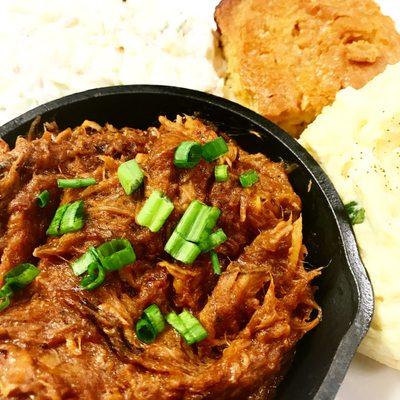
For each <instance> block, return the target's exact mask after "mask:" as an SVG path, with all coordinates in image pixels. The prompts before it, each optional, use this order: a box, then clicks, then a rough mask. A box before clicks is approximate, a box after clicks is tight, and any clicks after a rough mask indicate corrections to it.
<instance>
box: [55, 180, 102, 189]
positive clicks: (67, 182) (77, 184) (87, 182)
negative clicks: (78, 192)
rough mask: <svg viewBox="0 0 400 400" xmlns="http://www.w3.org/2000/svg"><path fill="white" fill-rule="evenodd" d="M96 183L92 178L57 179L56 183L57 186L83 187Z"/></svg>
mask: <svg viewBox="0 0 400 400" xmlns="http://www.w3.org/2000/svg"><path fill="white" fill-rule="evenodd" d="M95 184H96V179H94V178H76V179H57V185H58V187H59V188H63V189H68V188H75V189H77V188H83V187H87V186H91V185H95Z"/></svg>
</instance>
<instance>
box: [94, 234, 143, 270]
mask: <svg viewBox="0 0 400 400" xmlns="http://www.w3.org/2000/svg"><path fill="white" fill-rule="evenodd" d="M96 251H97V254H98V257H99V260H100V262H101V264H103V266H104V268H105V269H106V270H107V271H116V270H118V269H121V268H122V267H125V266H126V265H128V264H133V263H134V262H135V261H136V254H135V252H134V250H133V248H132V245H131V243H130V242H129V240H127V239H113V240H110V241H109V242H106V243H103V244H102V245H100V246H99V247H97V249H96Z"/></svg>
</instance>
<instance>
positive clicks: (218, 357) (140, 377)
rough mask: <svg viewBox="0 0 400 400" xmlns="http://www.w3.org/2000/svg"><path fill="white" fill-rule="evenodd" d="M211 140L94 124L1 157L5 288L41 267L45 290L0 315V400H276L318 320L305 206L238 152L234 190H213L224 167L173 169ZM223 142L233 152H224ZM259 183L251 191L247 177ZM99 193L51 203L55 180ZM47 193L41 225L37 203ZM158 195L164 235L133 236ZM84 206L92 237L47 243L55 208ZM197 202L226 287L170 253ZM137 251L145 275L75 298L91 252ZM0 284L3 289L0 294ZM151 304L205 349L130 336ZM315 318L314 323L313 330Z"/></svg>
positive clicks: (205, 130) (32, 289)
mask: <svg viewBox="0 0 400 400" xmlns="http://www.w3.org/2000/svg"><path fill="white" fill-rule="evenodd" d="M216 137H217V134H216V132H215V130H213V129H212V128H211V127H209V126H207V125H205V124H203V123H202V122H201V121H199V120H197V119H193V118H189V117H178V118H177V120H176V121H175V122H171V121H169V120H167V119H166V118H162V117H160V127H159V128H157V129H156V128H149V129H148V130H147V131H141V130H137V129H132V128H123V129H120V130H119V129H116V128H114V127H113V126H111V125H105V126H104V127H101V126H99V125H98V124H96V123H94V122H89V121H86V122H85V123H83V125H81V126H80V127H78V128H76V129H73V130H72V129H66V130H64V131H62V132H58V130H57V127H56V126H55V125H54V124H53V125H47V129H46V130H45V132H44V134H43V136H42V137H41V138H40V139H35V140H27V139H24V138H22V137H20V138H18V140H17V142H16V145H15V148H14V149H12V150H9V149H8V146H7V145H6V144H5V143H4V142H1V143H0V255H1V263H0V277H2V276H4V274H5V273H6V272H7V271H9V270H10V269H11V268H13V267H14V266H16V265H17V264H18V263H21V262H28V261H30V262H34V263H36V264H37V265H38V267H39V268H40V270H41V273H40V275H39V276H38V278H37V279H36V280H35V281H34V282H33V283H32V284H31V285H30V286H29V287H27V288H25V289H24V290H23V291H21V292H19V293H17V294H16V295H15V297H14V298H13V301H12V305H11V306H10V307H9V308H8V309H6V310H5V311H4V312H3V313H1V314H0V371H1V374H0V398H2V399H28V398H32V399H54V400H55V399H104V400H117V399H140V400H142V399H143V400H144V399H192V400H195V399H269V398H271V397H272V396H273V394H274V391H275V388H276V386H277V385H278V384H279V382H280V381H281V380H282V376H283V374H284V371H285V369H286V368H287V366H288V365H289V363H290V360H291V357H292V355H293V351H294V348H295V345H296V343H297V342H298V340H299V339H300V338H301V337H302V336H303V335H304V334H305V333H306V332H307V331H309V330H310V329H312V328H313V327H315V326H316V325H317V323H318V322H319V320H320V309H319V307H318V306H317V304H316V303H315V301H314V299H313V291H314V289H313V287H312V285H311V281H312V279H313V278H314V277H315V276H316V275H318V273H319V272H318V271H316V270H314V271H306V270H305V269H304V266H303V258H304V256H305V253H306V250H305V247H304V246H303V244H302V219H301V202H300V199H299V197H298V196H297V195H296V194H295V193H294V192H293V190H292V188H291V186H290V184H289V181H288V179H287V176H286V174H285V171H284V168H283V165H281V164H279V163H274V162H272V161H270V160H268V159H267V158H266V157H265V156H263V155H261V154H254V155H250V154H248V153H246V152H244V151H243V150H241V149H240V148H239V147H237V145H236V144H235V143H234V142H232V141H228V143H229V152H228V153H227V154H226V155H225V156H224V157H223V158H222V159H221V160H220V161H222V162H224V163H227V164H228V165H229V166H230V179H229V180H228V181H227V182H224V183H216V182H215V180H214V175H213V173H214V166H215V163H207V162H205V161H204V160H203V161H201V162H200V164H199V165H198V166H197V167H195V168H194V169H186V170H185V169H177V168H175V167H174V165H173V155H174V151H175V149H176V147H177V146H178V145H179V144H180V143H181V142H182V141H184V140H196V141H199V142H201V143H205V142H207V141H210V140H212V139H214V138H216ZM227 140H228V139H227ZM132 158H135V159H136V160H137V161H138V163H139V164H140V165H141V167H142V169H143V171H144V173H145V184H144V186H143V187H142V188H141V189H140V190H138V191H136V192H135V193H134V194H133V195H131V196H127V195H126V194H125V193H124V191H123V189H122V187H121V185H120V184H119V181H118V178H117V175H116V171H117V168H118V166H119V165H120V164H121V163H122V162H124V161H127V160H129V159H132ZM249 169H254V170H256V171H257V172H258V174H259V177H260V180H259V182H258V183H257V184H255V185H253V186H252V187H250V188H246V189H244V188H242V187H241V186H240V183H238V176H239V175H240V174H241V173H243V172H244V171H246V170H249ZM89 176H91V177H95V178H96V180H97V182H98V183H97V185H94V186H90V187H87V188H83V189H65V190H63V191H61V190H60V189H58V188H57V182H56V181H57V178H75V177H89ZM45 189H47V190H49V192H50V193H51V201H50V204H49V205H48V206H47V207H46V208H44V209H41V208H39V207H38V206H37V204H36V196H37V195H38V193H40V192H41V191H43V190H45ZM154 189H158V190H162V191H163V192H164V193H165V194H166V195H167V196H168V197H169V198H170V199H171V200H172V201H173V202H174V205H175V209H174V211H173V213H172V214H171V216H170V217H169V219H168V220H167V223H166V224H165V225H164V226H163V228H162V229H161V230H160V231H159V232H158V233H152V232H150V231H149V230H148V229H147V228H144V227H141V226H138V225H137V224H136V223H135V215H136V214H137V212H138V211H139V210H140V208H141V206H142V205H143V203H144V199H145V198H147V197H148V196H149V195H150V194H151V192H152V191H153V190H154ZM78 199H82V200H84V204H85V213H86V220H85V226H84V228H83V229H82V230H80V231H78V232H74V233H69V234H65V235H63V236H61V237H55V238H54V237H53V238H49V237H46V234H45V231H46V229H47V227H48V225H49V223H50V220H51V219H52V216H53V215H54V212H55V210H56V208H57V207H58V206H59V204H60V203H61V204H64V203H68V202H72V201H75V200H78ZM194 199H198V200H200V201H203V202H205V203H206V204H209V205H214V206H216V207H218V208H219V209H220V210H221V211H222V214H221V217H220V219H219V222H218V226H219V227H221V228H223V230H224V231H225V232H226V234H227V236H228V238H229V239H228V240H227V241H226V242H225V243H223V244H222V245H221V246H219V247H218V249H217V250H218V254H219V257H220V261H221V266H222V271H223V272H222V275H221V276H218V275H215V274H214V273H213V270H212V266H211V262H210V257H209V255H208V254H203V255H201V256H199V257H198V259H197V260H196V261H195V263H194V264H193V265H191V266H187V265H184V264H181V263H179V262H177V261H175V260H173V259H172V258H170V257H169V256H168V255H167V254H166V253H165V252H164V251H163V248H164V245H165V243H166V241H167V239H168V237H169V236H170V234H171V233H172V231H173V229H174V227H175V225H176V223H177V221H178V220H179V218H180V217H181V215H182V214H183V212H184V210H185V209H186V207H187V206H188V205H189V204H190V202H191V201H192V200H194ZM122 237H123V238H127V239H128V240H129V241H130V242H131V243H132V246H133V248H134V249H135V252H136V255H137V261H136V262H135V263H134V264H133V265H129V266H127V267H125V268H123V269H122V270H120V271H117V272H114V273H110V274H109V275H108V276H107V280H106V282H105V284H104V285H103V286H101V287H100V288H98V289H96V290H94V291H91V292H90V291H84V290H81V289H80V287H79V280H80V279H79V278H78V277H76V276H75V275H74V274H73V273H72V270H71V268H70V264H71V262H72V261H74V260H75V259H76V258H77V257H79V256H80V255H82V254H83V253H84V252H85V251H86V250H87V249H88V248H89V246H91V245H93V246H97V245H100V244H101V243H103V242H105V241H108V240H111V239H113V238H122ZM0 279H1V278H0ZM152 303H156V304H158V305H159V307H160V308H161V310H162V311H163V312H164V313H167V312H169V311H171V310H176V311H179V310H182V309H183V308H187V309H190V310H191V312H192V313H193V314H194V315H195V316H196V317H197V318H198V319H199V320H200V321H201V323H202V324H203V326H204V327H205V328H206V330H207V332H208V337H207V339H206V340H204V341H203V342H200V343H198V344H197V345H193V346H188V345H187V344H186V343H185V342H184V340H183V339H182V338H181V336H180V335H179V334H178V333H177V332H176V331H174V330H173V329H172V328H171V327H167V328H166V329H165V331H164V332H163V333H162V334H160V335H159V336H158V338H157V340H156V341H155V342H154V343H152V344H144V343H142V342H140V341H139V340H138V339H137V337H136V334H135V331H134V329H135V328H134V327H135V323H136V321H137V320H138V319H139V318H140V316H141V314H142V312H143V310H144V309H145V308H146V307H147V306H149V305H150V304H152ZM314 314H317V315H316V316H315V315H314Z"/></svg>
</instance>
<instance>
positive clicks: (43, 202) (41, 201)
mask: <svg viewBox="0 0 400 400" xmlns="http://www.w3.org/2000/svg"><path fill="white" fill-rule="evenodd" d="M36 200H37V203H38V206H39V207H40V208H44V207H46V206H47V204H49V200H50V192H49V191H48V190H43V192H41V193H40V194H39V195H38V196H37V197H36Z"/></svg>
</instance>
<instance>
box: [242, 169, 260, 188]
mask: <svg viewBox="0 0 400 400" xmlns="http://www.w3.org/2000/svg"><path fill="white" fill-rule="evenodd" d="M259 179H260V178H259V177H258V174H257V172H256V171H254V169H251V170H249V171H246V172H244V173H243V174H242V175H240V177H239V180H240V183H241V185H242V186H243V187H244V188H247V187H250V186H253V185H254V184H255V183H256V182H258V180H259Z"/></svg>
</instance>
